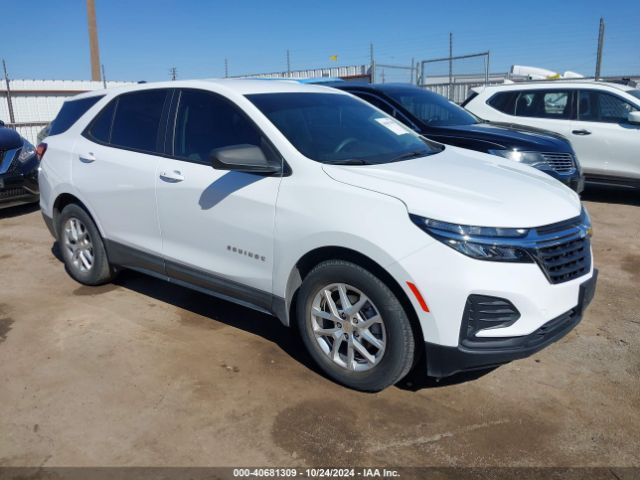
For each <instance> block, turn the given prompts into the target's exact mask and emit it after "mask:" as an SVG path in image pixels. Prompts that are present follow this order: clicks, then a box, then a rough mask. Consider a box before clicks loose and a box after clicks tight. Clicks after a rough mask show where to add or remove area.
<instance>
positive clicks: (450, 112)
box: [384, 88, 478, 127]
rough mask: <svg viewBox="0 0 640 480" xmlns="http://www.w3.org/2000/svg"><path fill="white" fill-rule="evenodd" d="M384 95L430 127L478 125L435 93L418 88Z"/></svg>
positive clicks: (465, 112) (399, 90)
mask: <svg viewBox="0 0 640 480" xmlns="http://www.w3.org/2000/svg"><path fill="white" fill-rule="evenodd" d="M384 93H386V94H387V95H389V96H390V97H391V98H393V99H394V100H395V101H396V102H398V103H400V105H402V106H403V107H404V108H406V109H407V110H409V111H410V112H411V113H412V114H413V115H415V116H416V117H417V118H419V119H420V120H422V121H423V122H424V123H426V124H427V125H429V126H431V127H449V126H455V125H473V124H476V123H478V120H477V119H476V118H475V117H474V116H473V115H471V114H470V113H469V112H467V111H466V110H465V109H464V108H461V107H459V106H458V105H456V104H455V103H452V102H450V101H449V100H447V99H446V98H445V97H443V96H442V95H438V94H437V93H433V92H428V91H426V90H421V89H418V88H415V89H408V88H403V89H398V90H393V89H389V90H386V89H385V90H384Z"/></svg>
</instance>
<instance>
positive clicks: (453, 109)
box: [329, 82, 584, 193]
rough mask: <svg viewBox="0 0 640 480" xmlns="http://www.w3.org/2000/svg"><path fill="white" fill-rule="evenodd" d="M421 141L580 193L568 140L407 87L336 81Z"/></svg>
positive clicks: (579, 175) (581, 181) (581, 183)
mask: <svg viewBox="0 0 640 480" xmlns="http://www.w3.org/2000/svg"><path fill="white" fill-rule="evenodd" d="M329 85H330V86H331V87H334V88H338V89H340V90H344V91H347V92H349V93H351V94H353V95H356V96H358V97H360V98H362V99H363V100H366V101H367V102H369V103H371V104H372V105H374V106H376V107H378V108H379V109H380V110H382V111H384V112H386V113H388V114H389V115H391V116H392V117H395V118H396V119H397V120H399V121H401V122H402V123H404V124H405V125H407V126H409V127H410V128H411V129H413V130H415V131H416V132H419V133H421V134H422V135H424V136H425V137H428V138H430V139H432V140H435V141H437V142H440V143H445V144H448V145H455V146H457V147H462V148H468V149H470V150H477V151H479V152H485V153H490V154H494V155H499V156H502V157H506V158H510V159H513V160H515V161H519V162H521V163H525V164H529V165H531V166H532V167H535V168H537V169H539V170H541V171H543V172H545V173H548V174H549V175H551V176H552V177H554V178H556V179H558V180H560V181H561V182H562V183H564V184H565V185H567V186H569V187H570V188H572V189H573V190H575V191H577V192H578V193H580V192H582V190H583V189H584V177H583V175H582V171H581V168H580V164H579V162H578V160H577V158H576V155H575V152H574V151H573V148H572V147H571V144H570V143H569V141H568V140H567V139H566V138H564V137H563V136H561V135H558V134H556V133H553V132H549V131H546V130H539V129H535V128H531V127H524V126H521V125H512V124H497V123H489V122H485V121H483V120H480V119H479V118H477V117H475V116H474V115H472V114H471V113H469V112H467V111H466V110H465V109H463V108H462V107H459V106H458V105H456V104H455V103H453V102H450V101H449V100H447V99H446V98H445V97H443V96H442V95H438V94H437V93H433V92H430V91H428V90H424V89H421V88H418V87H415V86H413V85H408V84H367V83H365V84H359V83H357V84H356V83H349V82H335V83H331V84H329Z"/></svg>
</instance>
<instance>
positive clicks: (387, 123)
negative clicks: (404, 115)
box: [375, 117, 409, 135]
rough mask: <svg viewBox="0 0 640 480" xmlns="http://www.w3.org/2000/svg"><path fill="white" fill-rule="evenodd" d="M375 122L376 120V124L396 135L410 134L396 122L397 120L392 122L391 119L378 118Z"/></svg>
mask: <svg viewBox="0 0 640 480" xmlns="http://www.w3.org/2000/svg"><path fill="white" fill-rule="evenodd" d="M375 120H376V122H378V123H379V124H380V125H382V126H383V127H387V128H388V129H389V130H391V131H392V132H393V133H395V134H396V135H406V134H407V133H409V132H408V131H407V129H406V128H404V127H403V126H402V125H400V124H399V123H398V122H396V121H395V120H392V119H390V118H384V117H383V118H376V119H375Z"/></svg>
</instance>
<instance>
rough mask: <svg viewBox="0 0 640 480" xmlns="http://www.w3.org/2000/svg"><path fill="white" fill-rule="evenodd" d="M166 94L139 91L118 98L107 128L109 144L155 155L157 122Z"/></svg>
mask: <svg viewBox="0 0 640 480" xmlns="http://www.w3.org/2000/svg"><path fill="white" fill-rule="evenodd" d="M167 92H168V90H143V91H139V92H133V93H125V94H123V95H120V96H119V97H118V102H117V106H116V111H115V117H114V119H113V126H112V127H111V142H110V143H111V145H113V146H116V147H123V148H127V149H131V150H138V151H142V152H149V153H156V152H158V151H159V150H160V149H159V148H158V143H159V141H158V140H159V138H158V137H159V127H160V119H161V118H162V109H163V108H164V102H165V99H166V97H167Z"/></svg>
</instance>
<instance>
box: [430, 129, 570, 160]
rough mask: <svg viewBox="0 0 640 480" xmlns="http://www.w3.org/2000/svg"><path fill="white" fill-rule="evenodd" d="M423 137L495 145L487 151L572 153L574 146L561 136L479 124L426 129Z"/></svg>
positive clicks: (540, 131)
mask: <svg viewBox="0 0 640 480" xmlns="http://www.w3.org/2000/svg"><path fill="white" fill-rule="evenodd" d="M423 134H424V135H425V136H427V137H434V136H438V139H439V140H440V141H442V142H443V143H452V144H455V141H454V140H453V139H451V141H447V137H454V138H456V137H457V138H464V139H472V140H476V141H484V142H488V143H490V144H493V145H495V146H489V147H488V148H504V149H517V150H522V151H533V152H553V153H560V152H563V153H573V150H572V148H571V144H570V143H569V141H568V140H566V139H565V138H564V137H562V136H561V135H557V134H553V133H551V132H546V131H545V130H538V129H534V128H528V127H523V126H521V125H508V124H500V125H499V124H495V123H476V124H474V125H455V126H448V127H432V128H429V130H428V131H427V130H425V131H424V132H423Z"/></svg>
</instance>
